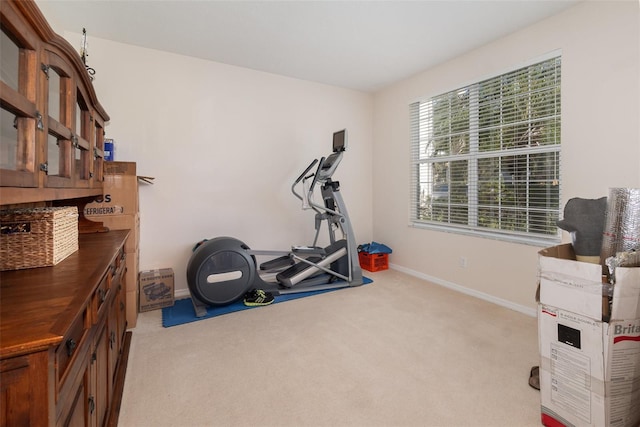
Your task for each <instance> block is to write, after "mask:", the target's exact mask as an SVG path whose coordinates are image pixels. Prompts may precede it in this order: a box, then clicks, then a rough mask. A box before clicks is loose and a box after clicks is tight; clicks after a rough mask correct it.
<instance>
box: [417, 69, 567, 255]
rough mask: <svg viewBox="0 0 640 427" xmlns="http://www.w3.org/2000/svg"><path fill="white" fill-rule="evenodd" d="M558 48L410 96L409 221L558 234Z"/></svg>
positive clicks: (511, 233)
mask: <svg viewBox="0 0 640 427" xmlns="http://www.w3.org/2000/svg"><path fill="white" fill-rule="evenodd" d="M560 71H561V59H560V57H555V58H551V59H548V60H545V61H543V62H539V63H536V64H533V65H530V66H527V67H524V68H521V69H518V70H515V71H512V72H509V73H506V74H503V75H500V76H497V77H493V78H490V79H487V80H484V81H481V82H479V83H475V84H472V85H469V86H466V87H462V88H460V89H457V90H453V91H450V92H447V93H444V94H441V95H438V96H435V97H432V98H430V99H428V100H426V101H420V102H415V103H412V104H411V105H410V107H409V109H410V126H411V129H410V135H411V172H412V179H411V188H410V191H411V206H410V221H411V224H412V225H415V226H432V227H435V228H444V229H445V230H448V231H458V232H468V233H471V234H482V235H487V236H490V237H491V236H493V237H501V238H507V239H509V240H523V241H532V242H533V241H540V240H543V241H545V240H557V239H558V236H559V235H558V228H557V225H556V221H557V219H558V212H559V200H560V124H561V123H560V117H561V114H560V113H561V111H560V76H561V73H560Z"/></svg>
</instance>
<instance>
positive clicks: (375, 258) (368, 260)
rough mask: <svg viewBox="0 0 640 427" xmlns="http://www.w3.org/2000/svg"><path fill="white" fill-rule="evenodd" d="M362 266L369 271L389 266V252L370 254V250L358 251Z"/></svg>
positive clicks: (385, 268) (384, 268)
mask: <svg viewBox="0 0 640 427" xmlns="http://www.w3.org/2000/svg"><path fill="white" fill-rule="evenodd" d="M358 260H359V261H360V267H362V268H364V269H365V270H367V271H371V272H376V271H382V270H387V269H388V268H389V254H370V253H368V252H358Z"/></svg>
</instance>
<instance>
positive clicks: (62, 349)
mask: <svg viewBox="0 0 640 427" xmlns="http://www.w3.org/2000/svg"><path fill="white" fill-rule="evenodd" d="M88 315H89V313H88V310H86V309H85V310H83V311H82V312H81V313H80V315H79V316H78V317H77V318H76V320H75V321H74V322H73V324H72V325H71V327H70V328H69V330H68V331H67V333H66V335H65V336H64V339H63V340H62V343H61V344H60V345H59V346H58V348H57V349H56V353H55V359H56V382H57V384H61V383H62V382H64V380H65V378H66V376H67V372H68V370H69V367H70V366H71V364H72V362H73V361H74V360H75V359H76V355H77V354H78V353H79V352H81V351H82V348H83V347H85V341H86V338H87V334H88V329H87V325H88V322H87V317H88Z"/></svg>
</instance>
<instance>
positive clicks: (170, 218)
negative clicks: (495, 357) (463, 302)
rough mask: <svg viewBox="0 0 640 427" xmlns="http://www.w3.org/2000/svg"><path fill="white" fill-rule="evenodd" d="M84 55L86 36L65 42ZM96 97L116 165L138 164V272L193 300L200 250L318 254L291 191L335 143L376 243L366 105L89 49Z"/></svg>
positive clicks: (150, 55) (235, 73) (347, 193)
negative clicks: (201, 245)
mask: <svg viewBox="0 0 640 427" xmlns="http://www.w3.org/2000/svg"><path fill="white" fill-rule="evenodd" d="M65 37H66V38H67V39H68V40H69V41H70V42H71V43H72V44H73V45H74V46H76V45H77V46H79V45H80V35H79V34H66V35H65ZM89 42H90V45H89V46H90V50H89V55H90V56H89V57H88V63H89V65H90V66H91V67H93V68H95V70H96V77H95V81H94V86H95V89H96V92H97V95H98V98H99V99H100V102H101V103H102V105H103V107H104V108H105V109H106V110H107V112H108V113H109V115H110V116H111V121H110V123H109V124H108V126H107V127H106V131H107V137H108V138H114V139H115V141H116V152H115V156H116V160H122V161H134V162H137V167H138V175H147V176H152V177H155V184H154V185H152V186H151V185H141V186H140V214H141V237H140V269H141V270H146V269H152V268H162V267H172V268H173V269H174V271H175V275H176V290H177V291H181V290H186V289H187V284H186V277H185V274H186V273H185V272H186V266H187V262H188V259H189V257H190V255H191V249H192V247H193V246H194V244H195V243H196V242H198V241H199V240H201V239H203V238H211V237H215V236H221V235H225V236H233V237H237V238H239V239H240V240H243V241H244V242H245V243H246V244H247V245H249V246H250V247H251V248H255V249H282V250H288V249H289V248H290V247H291V245H294V244H310V243H311V241H312V239H313V233H314V228H313V227H314V217H313V214H312V211H304V212H303V211H302V210H301V203H300V202H299V201H298V199H296V198H295V197H294V196H293V195H292V194H291V192H290V186H291V183H292V182H293V181H294V180H295V179H296V178H297V177H298V176H299V175H300V173H302V171H303V170H304V168H305V167H306V166H307V165H308V164H309V163H310V162H311V161H312V160H313V159H314V158H319V157H321V156H327V155H329V154H330V153H331V144H332V134H333V132H334V131H336V130H340V129H342V128H347V129H348V138H349V141H348V143H349V145H348V149H347V152H346V154H345V157H344V159H343V161H342V164H341V165H340V167H339V168H338V170H337V172H336V174H335V175H334V179H335V180H340V182H341V184H342V185H341V192H342V194H343V198H344V199H345V203H346V204H347V206H348V211H349V214H350V216H351V220H352V223H353V226H354V229H355V232H356V238H357V240H358V242H366V241H370V240H371V235H372V216H371V206H372V187H371V179H372V177H371V165H372V148H371V145H372V139H373V137H372V114H373V99H372V96H371V95H369V94H365V93H361V92H356V91H351V90H345V89H341V88H336V87H331V86H326V85H321V84H317V83H310V82H306V81H301V80H296V79H291V78H286V77H281V76H276V75H272V74H267V73H262V72H257V71H253V70H249V69H243V68H238V67H233V66H228V65H225V64H220V63H214V62H210V61H204V60H200V59H195V58H191V57H186V56H181V55H175V54H171V53H167V52H161V51H156V50H150V49H143V48H139V47H134V46H131V45H126V44H120V43H115V42H112V41H107V40H101V39H97V38H90V40H89Z"/></svg>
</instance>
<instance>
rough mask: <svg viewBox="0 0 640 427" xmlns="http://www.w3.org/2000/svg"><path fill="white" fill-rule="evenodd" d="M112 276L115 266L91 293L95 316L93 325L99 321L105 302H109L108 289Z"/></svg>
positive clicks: (105, 305)
mask: <svg viewBox="0 0 640 427" xmlns="http://www.w3.org/2000/svg"><path fill="white" fill-rule="evenodd" d="M113 274H115V265H113V266H111V267H110V268H109V270H108V271H107V273H106V274H105V275H104V277H103V278H102V280H101V281H100V284H99V285H98V287H97V288H96V290H95V291H94V293H93V307H94V314H95V315H94V317H93V323H96V322H98V321H99V318H100V316H101V314H102V312H103V311H104V310H105V309H106V307H107V302H108V300H109V297H110V296H111V289H110V287H111V282H112V280H113Z"/></svg>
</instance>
